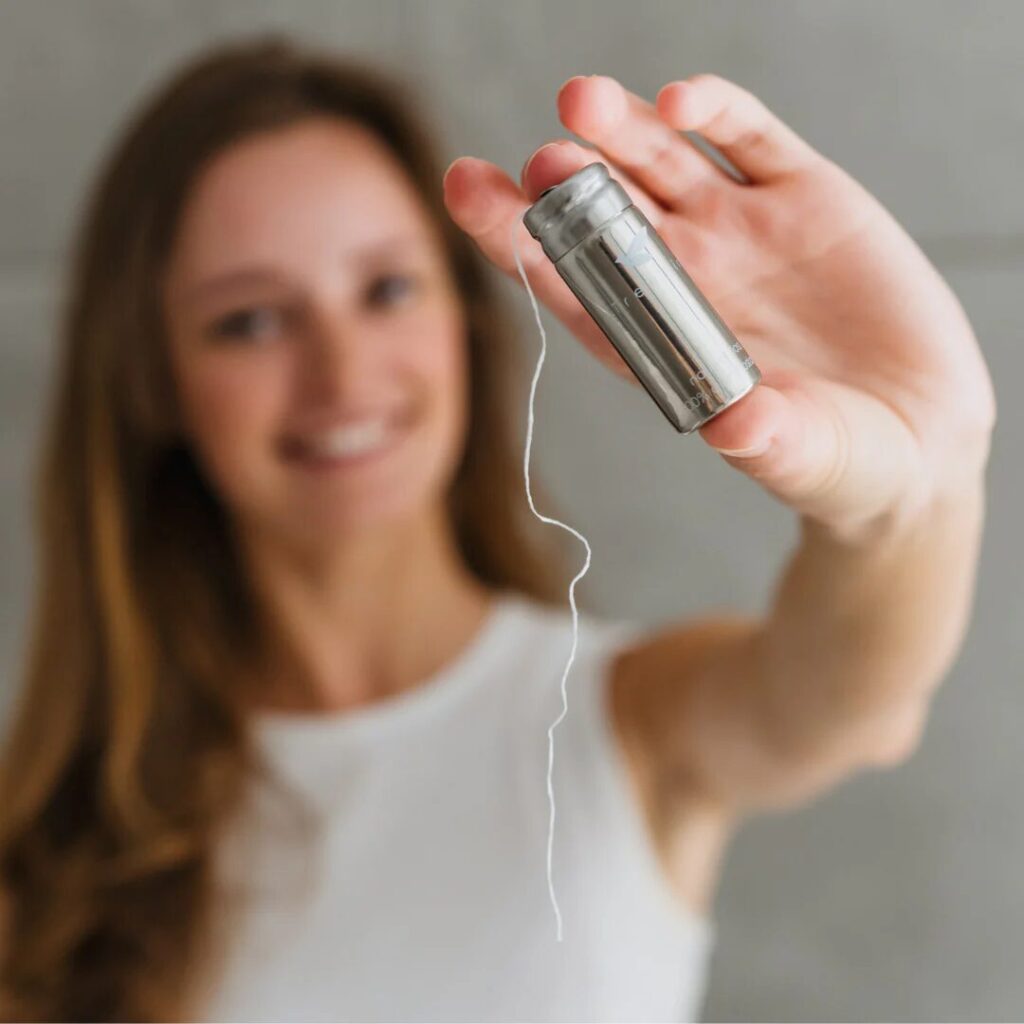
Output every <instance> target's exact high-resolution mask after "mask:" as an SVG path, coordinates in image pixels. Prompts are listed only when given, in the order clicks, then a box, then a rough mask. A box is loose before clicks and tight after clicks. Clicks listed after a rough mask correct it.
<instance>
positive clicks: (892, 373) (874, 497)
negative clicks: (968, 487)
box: [444, 74, 995, 536]
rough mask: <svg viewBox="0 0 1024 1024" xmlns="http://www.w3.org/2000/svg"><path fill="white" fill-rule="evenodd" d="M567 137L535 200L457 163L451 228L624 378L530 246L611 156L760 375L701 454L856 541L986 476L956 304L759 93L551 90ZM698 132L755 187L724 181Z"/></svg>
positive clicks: (973, 365)
mask: <svg viewBox="0 0 1024 1024" xmlns="http://www.w3.org/2000/svg"><path fill="white" fill-rule="evenodd" d="M558 110H559V115H560V118H561V120H562V123H563V124H564V125H565V126H566V127H567V128H568V129H570V130H571V131H572V132H574V133H575V134H577V135H578V136H580V137H582V138H583V139H585V140H587V141H588V142H590V143H593V144H594V145H595V146H596V147H597V149H598V150H599V152H595V151H594V150H591V149H587V148H585V147H583V146H580V145H577V144H576V143H574V142H572V141H568V140H563V141H560V142H556V143H551V144H548V145H546V146H543V147H541V148H540V149H538V150H537V151H536V152H535V153H534V154H533V155H532V157H531V158H530V159H529V160H528V161H527V163H526V164H525V166H524V167H523V171H522V187H521V188H520V186H518V185H516V184H515V183H514V182H513V181H512V180H511V179H510V178H509V177H508V176H507V175H506V174H505V173H504V171H502V170H501V169H500V168H499V167H497V166H495V165H494V164H491V163H488V162H487V161H484V160H478V159H475V158H472V157H462V158H459V159H458V160H456V161H455V162H454V163H453V164H452V166H451V167H450V168H449V170H448V172H447V173H446V175H445V181H444V189H445V201H446V204H447V206H448V209H449V212H450V213H451V215H452V217H453V219H454V220H455V222H456V223H457V224H458V225H459V226H460V227H462V229H463V230H465V231H466V232H467V233H468V234H469V235H470V236H471V237H472V238H473V239H474V241H475V242H476V243H477V245H478V246H479V247H480V249H481V250H482V251H483V252H484V253H485V254H486V255H487V256H488V257H489V258H490V259H491V261H492V262H494V263H495V264H496V265H497V266H498V267H499V268H500V269H501V270H503V271H504V272H506V273H508V274H509V275H510V276H512V277H513V278H515V279H516V280H518V279H519V278H518V272H517V269H516V265H515V259H514V256H513V252H512V248H511V241H510V231H511V230H512V223H513V222H514V221H519V222H520V224H519V228H518V230H519V238H520V243H519V250H520V253H521V255H522V260H523V265H524V268H525V269H526V272H527V275H528V277H529V280H530V284H531V286H532V287H533V289H534V291H535V292H536V293H537V296H538V299H539V300H540V301H543V302H544V303H545V304H546V305H547V306H548V307H549V308H550V309H551V310H552V312H553V313H554V314H555V315H556V316H558V318H559V319H560V320H562V322H563V323H564V324H565V325H566V326H567V327H568V328H569V329H570V330H571V331H572V332H573V333H574V334H575V335H576V336H577V337H578V338H579V339H580V341H581V342H583V344H584V345H585V346H586V347H587V348H588V349H589V350H590V351H592V352H593V353H594V354H595V355H596V356H597V357H598V358H599V359H601V360H602V362H604V363H605V364H606V365H607V366H609V367H610V368H611V369H613V370H614V371H616V372H618V373H620V374H621V375H622V376H624V377H625V378H626V379H628V380H630V381H632V382H633V383H636V384H637V386H639V384H638V382H637V381H636V379H635V377H634V376H633V374H632V371H631V370H630V369H629V367H628V366H627V365H626V364H625V363H624V362H623V360H622V359H621V357H620V356H619V355H618V353H617V352H616V351H615V350H614V348H613V347H612V346H611V344H610V342H608V340H607V339H606V338H605V336H604V335H603V333H602V332H601V331H600V329H599V328H598V327H597V325H596V324H595V323H594V322H593V320H591V318H590V317H589V315H588V314H587V313H586V311H585V310H584V309H583V307H582V306H581V305H580V303H579V301H578V300H577V299H576V297H575V296H574V295H573V294H572V292H571V291H570V290H569V288H568V286H567V285H566V284H565V283H564V282H563V281H562V279H561V278H560V277H559V276H558V273H557V272H556V270H555V269H554V267H553V266H552V265H551V263H550V262H549V261H548V260H547V258H546V257H545V256H544V254H543V253H542V251H541V248H540V245H539V243H537V242H536V241H535V240H534V239H533V238H531V237H530V235H529V233H528V232H527V231H526V228H525V226H523V225H522V224H521V218H522V215H523V212H524V210H525V208H526V207H527V206H528V205H530V204H531V203H532V202H533V201H534V200H535V199H536V198H537V197H538V196H539V195H540V193H541V192H542V191H543V190H544V189H546V188H548V187H550V186H551V185H554V184H557V183H558V182H560V181H562V180H564V179H565V178H566V177H568V176H569V175H570V174H573V173H574V172H575V171H577V170H579V169H580V168H581V167H583V166H585V165H586V164H588V163H591V162H592V161H593V160H595V159H600V160H602V161H603V162H604V163H606V164H607V165H608V167H609V170H610V171H611V173H612V176H613V177H614V178H615V179H617V180H618V181H619V182H620V184H622V185H623V187H624V188H625V189H626V191H627V192H628V193H629V194H630V196H631V197H632V199H633V201H634V202H635V203H636V205H637V206H638V207H639V208H640V209H641V210H643V212H644V213H645V214H646V215H647V217H648V218H649V220H650V221H651V222H652V224H653V225H654V227H655V228H656V230H657V231H658V233H659V234H660V235H661V236H662V238H663V239H664V240H665V242H666V244H667V245H668V246H669V248H671V249H672V251H673V252H674V253H675V254H676V256H677V257H678V258H679V260H680V262H681V263H682V264H683V266H684V267H685V268H686V270H687V271H688V273H689V274H690V275H691V276H692V277H693V279H694V280H695V282H696V283H697V285H698V286H699V287H700V289H701V290H702V291H703V292H704V293H705V295H707V297H708V299H709V300H710V301H711V303H712V304H713V305H714V306H715V308H716V309H717V310H718V312H719V313H720V314H721V316H722V318H723V319H724V320H725V321H726V323H728V324H729V326H730V328H731V329H732V330H733V332H734V333H735V334H736V335H737V337H738V338H739V339H740V340H741V341H742V343H743V345H744V347H745V348H746V349H747V351H748V352H749V353H750V355H751V356H752V357H753V358H754V360H755V362H756V363H757V365H758V366H759V367H760V369H761V371H762V374H763V380H762V383H761V385H760V386H758V387H756V388H755V389H754V390H753V391H752V392H750V393H749V394H748V395H746V396H745V397H744V398H743V399H741V400H740V401H739V402H737V403H736V404H735V405H734V406H732V407H730V408H729V409H727V410H726V411H725V412H723V413H721V414H719V415H718V416H717V417H715V419H713V420H712V421H711V422H710V423H708V424H706V425H705V426H704V427H702V428H701V430H700V433H701V435H702V436H703V437H704V439H705V440H706V441H707V442H708V443H709V444H710V445H712V446H713V447H714V448H715V449H717V450H719V451H721V452H722V453H723V456H724V457H725V458H726V459H727V460H728V461H729V462H730V464H732V465H734V466H736V467H739V468H741V469H742V470H743V471H744V472H746V473H748V474H749V475H750V476H751V477H752V478H754V479H756V480H757V481H758V482H759V483H760V484H761V485H762V486H764V487H765V488H767V489H768V490H769V491H770V492H771V493H773V494H774V495H775V496H776V497H778V498H779V499H780V500H782V501H784V502H785V503H786V504H787V505H790V506H791V507H793V508H794V509H795V510H796V511H798V512H799V513H801V514H802V515H804V516H806V517H807V518H808V519H809V520H813V521H814V522H815V523H816V524H824V525H825V526H826V527H828V528H829V529H830V530H832V529H834V530H835V531H836V534H837V536H839V535H842V536H846V535H850V536H856V535H858V533H859V531H861V530H864V529H867V528H869V527H872V526H875V525H877V524H886V525H887V526H888V525H891V524H892V523H896V522H898V523H903V522H906V521H908V520H910V521H912V519H913V515H914V514H915V513H916V512H917V511H919V510H921V509H922V508H923V507H925V506H926V505H928V504H929V503H931V502H932V501H934V500H935V499H937V498H938V497H940V496H947V495H955V494H956V493H957V492H958V489H959V488H960V487H961V486H962V484H963V483H964V482H966V481H971V482H973V481H976V480H977V479H978V477H979V475H980V474H981V473H982V472H983V469H984V466H985V463H986V461H987V457H988V447H989V438H990V434H991V430H992V427H993V425H994V422H995V398H994V392H993V387H992V382H991V379H990V377H989V374H988V371H987V369H986V366H985V362H984V360H983V358H982V355H981V353H980V350H979V347H978V344H977V341H976V339H975V337H974V334H973V332H972V330H971V327H970V324H969V323H968V321H967V318H966V316H965V314H964V312H963V309H962V308H961V306H960V304H959V302H958V301H957V299H956V297H955V296H954V295H953V293H952V291H951V290H950V288H949V287H948V286H947V284H946V282H945V281H944V280H943V279H942V277H941V276H940V275H939V274H938V272H937V271H936V269H935V268H934V267H933V266H932V264H931V263H930V262H929V261H928V259H927V258H926V257H925V256H924V254H923V253H922V252H921V250H920V249H919V248H918V247H917V245H916V244H915V243H914V241H913V240H912V239H911V238H910V237H909V235H907V233H906V232H905V231H904V230H903V229H902V228H901V227H900V225H899V224H898V223H897V222H896V221H895V220H894V219H893V218H892V216H890V214H889V213H888V211H887V210H886V209H885V208H884V207H883V206H882V205H881V204H880V203H879V202H878V201H877V200H876V199H875V198H874V197H873V196H871V195H870V194H869V193H868V192H867V191H866V190H865V189H864V188H862V187H861V186H860V185H859V184H858V183H857V182H856V181H854V180H853V179H852V178H851V177H850V176H849V175H847V174H846V173H845V172H844V171H843V170H842V169H841V168H839V167H838V166H836V165H835V164H834V163H832V162H831V161H829V160H828V159H826V158H825V157H824V156H822V155H821V154H820V153H818V152H817V151H816V150H814V149H813V148H812V147H811V146H810V145H809V144H808V143H807V142H805V141H804V140H803V139H801V138H800V137H799V136H798V135H797V134H796V133H795V132H793V130H792V129H790V128H789V127H788V126H786V125H785V124H784V123H783V122H782V121H781V120H779V119H778V118H777V117H775V116H774V115H773V114H772V113H771V112H770V111H769V110H767V109H766V107H765V106H764V105H763V104H762V103H761V101H760V100H758V99H757V98H756V97H755V96H753V95H751V94H750V93H749V92H747V91H745V90H744V89H742V88H741V87H739V86H738V85H736V84H734V83H732V82H729V81H727V80H725V79H723V78H720V77H718V76H716V75H707V74H701V75H695V76H692V77H691V78H688V79H684V80H681V81H676V82H671V83H669V84H668V85H666V86H664V87H663V88H662V89H661V91H660V92H659V93H658V96H657V100H656V102H655V103H654V104H651V103H648V102H647V101H646V100H644V99H642V98H641V97H639V96H636V95H634V94H632V93H630V92H628V91H626V90H625V89H624V88H623V87H622V86H621V85H620V84H619V83H618V82H616V81H615V80H614V79H612V78H608V77H605V76H600V75H596V76H591V77H576V78H572V79H570V80H569V81H568V82H566V83H565V85H563V86H562V89H561V90H560V92H559V94H558ZM679 130H695V131H697V132H699V133H700V134H701V135H702V136H703V137H704V138H706V139H707V140H708V141H710V142H711V143H713V144H714V145H715V146H716V147H717V148H718V149H719V150H720V151H721V152H723V153H724V154H725V155H726V156H727V157H728V158H729V160H730V161H731V162H732V163H733V164H734V165H735V166H736V167H737V168H738V169H739V170H740V171H741V172H742V173H743V175H744V176H745V177H746V178H747V179H748V182H746V183H740V182H738V181H736V180H735V179H734V178H732V177H730V176H729V175H728V174H727V173H726V172H724V171H723V170H721V169H720V168H719V167H717V166H716V165H715V164H714V163H713V162H712V161H711V160H710V159H708V158H707V157H706V156H705V155H704V154H702V153H701V152H700V151H699V150H698V149H697V148H696V147H695V146H693V145H692V144H691V143H690V142H689V141H688V140H687V139H686V137H685V136H684V135H681V134H680V133H679Z"/></svg>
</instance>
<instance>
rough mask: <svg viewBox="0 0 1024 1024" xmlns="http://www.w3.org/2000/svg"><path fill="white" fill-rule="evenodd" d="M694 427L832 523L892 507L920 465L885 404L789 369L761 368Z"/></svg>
mask: <svg viewBox="0 0 1024 1024" xmlns="http://www.w3.org/2000/svg"><path fill="white" fill-rule="evenodd" d="M699 433H700V435H701V436H702V437H703V438H704V440H705V441H707V443H708V444H709V445H710V446H711V447H712V448H714V449H715V450H716V451H717V452H719V453H720V454H721V455H722V457H723V458H724V459H725V460H726V461H727V462H728V463H729V464H730V465H731V466H734V467H735V468H737V469H739V470H741V471H742V472H744V473H746V474H747V475H748V476H750V477H751V478H752V479H754V480H756V481H757V482H758V483H759V484H761V486H762V487H764V488H765V489H766V490H767V491H769V492H770V493H771V494H773V495H774V496H775V497H777V498H778V499H779V500H781V501H783V502H784V503H785V504H787V505H789V506H790V507H792V508H793V509H794V510H796V511H797V512H799V513H800V514H802V515H807V516H810V517H812V518H814V519H817V520H820V521H823V522H829V523H834V524H837V525H839V524H851V523H859V522H863V521H865V520H866V519H868V518H870V517H873V516H876V515H879V514H881V513H883V512H885V511H886V510H888V509H891V508H893V507H895V504H896V503H897V502H898V501H899V499H900V496H901V495H902V494H904V493H905V491H906V489H907V487H908V484H909V483H910V481H911V474H912V472H913V471H914V467H915V466H919V465H920V460H919V458H918V457H917V455H916V452H917V444H916V438H915V437H914V435H913V433H912V432H911V431H910V429H909V427H908V426H907V424H906V423H905V421H904V420H903V419H902V418H901V417H900V416H898V415H897V414H896V412H895V411H894V410H893V409H892V407H891V406H889V405H888V404H887V403H885V402H883V401H882V400H881V399H878V398H876V397H874V396H873V395H871V394H869V393H868V392H866V391H861V390H858V389H855V388H851V387H848V386H846V385H843V384H838V383H835V382H833V381H829V380H825V379H824V378H815V377H811V376H807V375H800V374H797V373H791V372H789V371H774V372H772V373H765V375H764V378H763V379H762V381H761V383H760V384H759V385H758V386H757V387H756V388H754V390H753V391H751V392H750V394H749V395H747V396H746V397H745V398H744V399H743V400H741V401H739V402H737V403H736V405H735V406H732V407H731V408H729V409H726V410H725V412H723V413H720V414H719V415H718V416H716V417H715V418H714V419H712V420H711V421H710V422H709V423H707V424H705V426H703V427H701V428H700V431H699Z"/></svg>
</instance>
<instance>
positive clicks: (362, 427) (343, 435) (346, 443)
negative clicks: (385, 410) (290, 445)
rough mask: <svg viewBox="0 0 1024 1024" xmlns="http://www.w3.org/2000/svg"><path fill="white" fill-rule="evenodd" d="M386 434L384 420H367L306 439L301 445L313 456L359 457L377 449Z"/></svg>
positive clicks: (386, 429)
mask: <svg viewBox="0 0 1024 1024" xmlns="http://www.w3.org/2000/svg"><path fill="white" fill-rule="evenodd" d="M387 434H388V426H387V423H386V422H385V421H384V420H382V419H380V420H368V421H365V422H363V423H354V424H352V426H348V427H337V428H335V429H334V430H330V431H328V432H327V433H324V434H317V435H315V436H311V437H307V438H306V439H305V441H304V442H303V444H304V447H305V448H306V450H307V451H308V452H310V453H311V454H313V455H320V456H326V457H328V458H332V457H335V458H336V457H338V456H344V455H360V454H362V453H363V452H368V451H370V450H371V449H373V448H378V447H380V445H381V444H383V443H384V441H385V440H386V438H387Z"/></svg>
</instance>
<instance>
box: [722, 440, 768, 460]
mask: <svg viewBox="0 0 1024 1024" xmlns="http://www.w3.org/2000/svg"><path fill="white" fill-rule="evenodd" d="M772 440H773V439H772V438H770V437H769V438H768V440H767V441H761V442H759V443H758V444H756V445H753V446H752V447H750V448H715V451H716V452H718V454H719V455H733V456H735V457H736V458H742V459H752V458H754V457H755V456H757V455H764V453H765V452H766V451H768V449H769V448H770V447H771V444H772ZM712 447H714V446H713V445H712Z"/></svg>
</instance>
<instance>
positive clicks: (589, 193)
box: [523, 161, 633, 262]
mask: <svg viewBox="0 0 1024 1024" xmlns="http://www.w3.org/2000/svg"><path fill="white" fill-rule="evenodd" d="M632 202H633V201H632V200H631V199H630V198H629V194H628V193H627V192H626V190H625V189H624V188H623V187H622V186H621V185H620V184H619V183H618V182H617V181H613V180H612V179H611V177H610V176H609V173H608V168H607V167H606V166H605V165H604V164H603V163H601V162H600V161H595V162H594V163H592V164H587V166H586V167H583V168H581V169H580V170H578V171H577V172H576V173H575V174H573V175H570V176H569V177H568V178H566V179H565V181H563V182H560V183H559V184H558V185H553V186H552V187H551V188H548V189H545V190H544V191H543V192H542V193H541V194H540V197H539V198H538V199H537V201H536V202H535V203H534V204H533V206H531V207H530V208H529V209H528V210H527V211H526V213H525V214H523V223H524V224H525V225H526V229H527V230H528V231H529V232H530V234H531V235H533V237H534V238H536V239H537V241H539V242H540V244H541V246H542V247H543V249H544V252H545V253H546V254H547V257H548V259H550V260H551V261H552V262H554V261H555V260H558V259H560V258H561V257H562V256H564V255H565V254H566V253H567V252H568V251H569V250H570V249H571V248H572V247H573V246H574V245H576V244H578V243H579V242H582V241H583V239H584V238H586V237H587V236H588V235H589V234H591V233H592V232H594V231H596V230H597V229H598V228H599V227H601V225H602V224H605V223H607V222H608V221H609V220H611V219H612V217H615V216H617V215H618V214H620V213H622V211H623V210H625V209H626V208H627V207H629V206H631V205H632Z"/></svg>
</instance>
